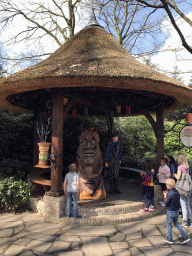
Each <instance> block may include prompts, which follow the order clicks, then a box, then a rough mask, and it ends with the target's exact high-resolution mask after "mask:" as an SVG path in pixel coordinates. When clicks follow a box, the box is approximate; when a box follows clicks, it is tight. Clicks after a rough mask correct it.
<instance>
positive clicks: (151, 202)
mask: <svg viewBox="0 0 192 256" xmlns="http://www.w3.org/2000/svg"><path fill="white" fill-rule="evenodd" d="M150 205H151V206H154V198H153V199H148V200H147V204H146V206H145V208H146V209H149V206H150Z"/></svg>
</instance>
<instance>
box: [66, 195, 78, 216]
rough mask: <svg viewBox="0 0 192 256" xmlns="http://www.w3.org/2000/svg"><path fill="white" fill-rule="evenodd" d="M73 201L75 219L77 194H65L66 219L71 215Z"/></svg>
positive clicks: (76, 214)
mask: <svg viewBox="0 0 192 256" xmlns="http://www.w3.org/2000/svg"><path fill="white" fill-rule="evenodd" d="M72 199H73V207H74V216H75V217H77V216H78V215H79V214H78V194H77V192H67V217H70V215H71V204H72Z"/></svg>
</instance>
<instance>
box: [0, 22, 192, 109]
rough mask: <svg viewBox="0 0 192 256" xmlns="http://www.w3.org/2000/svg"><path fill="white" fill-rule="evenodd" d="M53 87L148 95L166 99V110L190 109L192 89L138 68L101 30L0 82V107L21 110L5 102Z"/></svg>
mask: <svg viewBox="0 0 192 256" xmlns="http://www.w3.org/2000/svg"><path fill="white" fill-rule="evenodd" d="M165 61H166V60H165ZM56 87H57V88H69V87H75V88H78V87H79V88H80V87H97V88H98V87H102V88H105V89H107V88H114V89H115V88H118V89H124V90H131V91H132V92H134V91H145V92H146V91H147V92H151V93H157V94H160V95H164V96H165V98H166V95H167V96H169V97H170V98H171V99H172V100H173V101H172V103H171V104H172V105H171V106H169V110H171V109H179V108H184V107H186V106H190V105H192V89H191V88H189V87H188V86H185V85H184V84H182V83H180V82H179V81H176V80H174V79H172V78H170V77H168V76H166V75H164V74H162V73H160V72H157V71H155V70H153V69H151V68H150V67H148V66H145V65H143V64H141V63H140V62H139V61H137V60H136V59H135V58H134V57H132V56H131V55H130V54H129V53H128V52H127V51H126V50H125V49H124V48H123V47H122V46H121V45H120V44H119V43H118V42H117V41H116V40H115V39H114V37H113V36H112V35H111V34H109V33H108V32H106V31H105V30H104V29H103V28H102V27H100V26H87V27H85V28H84V29H82V30H81V31H80V32H79V33H77V34H76V35H75V36H73V37H72V38H71V39H70V40H69V41H67V42H66V43H65V44H63V45H62V46H61V47H60V48H59V49H58V50H57V51H56V52H54V53H53V54H52V55H51V56H50V57H49V58H47V59H46V60H44V61H42V62H40V63H39V64H37V65H34V66H32V67H30V68H27V69H24V70H22V71H20V72H17V73H15V74H13V75H11V76H9V77H7V78H4V79H2V81H1V83H0V107H1V108H5V109H10V110H13V109H20V108H19V107H17V106H16V107H13V106H12V105H11V104H10V103H9V102H8V101H7V99H6V98H7V97H8V96H9V95H14V94H18V93H23V92H27V91H34V90H39V89H43V88H56Z"/></svg>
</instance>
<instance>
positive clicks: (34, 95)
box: [7, 87, 174, 116]
mask: <svg viewBox="0 0 192 256" xmlns="http://www.w3.org/2000/svg"><path fill="white" fill-rule="evenodd" d="M58 90H59V92H60V93H61V94H63V96H64V97H65V98H67V99H68V101H69V100H72V99H73V100H75V103H74V104H73V106H72V108H71V109H70V110H69V113H68V114H69V115H71V114H72V111H73V109H76V113H77V115H84V114H85V111H84V110H85V108H86V109H88V113H87V114H89V115H104V113H105V112H106V111H114V115H116V114H117V113H116V107H117V106H121V111H120V113H119V114H118V115H119V116H125V115H126V106H130V107H131V113H129V114H130V115H138V114H139V113H140V110H141V109H143V110H145V111H148V112H151V113H153V112H156V106H157V105H158V104H159V103H160V102H162V101H163V102H164V108H165V110H166V109H169V107H170V106H171V105H172V104H173V103H174V99H173V98H171V97H169V96H167V95H162V94H158V93H154V92H148V91H141V90H129V89H126V90H125V89H113V88H102V87H78V88H77V87H70V88H59V89H58ZM54 91H55V89H41V90H35V91H30V92H24V93H20V94H12V95H10V96H9V97H8V98H7V99H8V101H9V102H10V103H12V104H13V105H14V106H20V107H24V108H26V109H28V110H35V109H43V108H51V99H52V95H53V93H54ZM65 104H66V102H64V108H65Z"/></svg>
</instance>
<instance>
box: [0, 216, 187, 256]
mask: <svg viewBox="0 0 192 256" xmlns="http://www.w3.org/2000/svg"><path fill="white" fill-rule="evenodd" d="M165 220H166V214H165V212H164V213H163V214H161V215H159V216H154V217H151V218H149V219H145V220H142V221H137V222H130V223H122V224H115V225H105V226H80V225H78V221H77V223H76V224H74V225H63V224H53V223H46V222H43V217H42V216H41V215H40V214H38V213H34V212H29V213H23V214H16V215H14V214H7V213H5V214H1V215H0V255H3V256H5V255H6V256H11V255H14V256H15V255H20V256H32V255H43V256H48V255H57V256H63V255H64V256H106V255H111V256H112V255H113V256H115V255H117V256H129V255H132V256H143V255H146V256H153V255H155V256H156V255H157V256H158V255H160V256H164V255H175V256H176V255H177V256H184V255H185V256H187V255H192V227H188V228H184V230H185V232H186V233H187V234H188V235H189V236H190V237H191V241H190V242H189V243H187V244H186V245H180V243H179V240H178V238H179V236H180V234H179V233H178V231H177V229H175V228H173V239H174V244H173V245H167V244H165V243H164V241H163V237H165V236H166V225H165ZM179 220H180V222H181V221H182V219H181V218H180V219H179Z"/></svg>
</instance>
